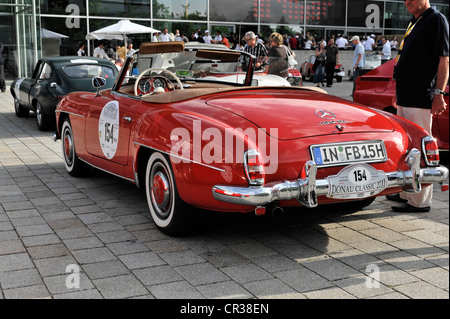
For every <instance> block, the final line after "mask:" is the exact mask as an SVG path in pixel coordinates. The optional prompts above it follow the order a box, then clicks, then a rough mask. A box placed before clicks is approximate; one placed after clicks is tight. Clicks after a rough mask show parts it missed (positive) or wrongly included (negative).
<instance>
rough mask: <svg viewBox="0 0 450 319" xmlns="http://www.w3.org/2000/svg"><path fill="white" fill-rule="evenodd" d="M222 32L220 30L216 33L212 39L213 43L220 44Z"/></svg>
mask: <svg viewBox="0 0 450 319" xmlns="http://www.w3.org/2000/svg"><path fill="white" fill-rule="evenodd" d="M222 40H223V39H222V32H221V31H220V30H217V31H216V37H215V38H214V41H213V43H221V42H222Z"/></svg>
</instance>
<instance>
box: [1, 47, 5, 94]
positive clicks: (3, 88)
mask: <svg viewBox="0 0 450 319" xmlns="http://www.w3.org/2000/svg"><path fill="white" fill-rule="evenodd" d="M3 48H4V46H3V43H1V42H0V89H1V90H2V93H3V92H5V91H6V82H5V62H4V61H3Z"/></svg>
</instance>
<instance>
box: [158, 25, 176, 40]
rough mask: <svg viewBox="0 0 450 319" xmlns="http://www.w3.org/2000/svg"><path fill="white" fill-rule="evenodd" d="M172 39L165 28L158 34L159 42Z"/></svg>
mask: <svg viewBox="0 0 450 319" xmlns="http://www.w3.org/2000/svg"><path fill="white" fill-rule="evenodd" d="M171 41H174V39H173V37H172V36H171V35H170V34H169V31H168V30H167V28H164V29H163V32H162V33H161V34H160V35H159V42H171Z"/></svg>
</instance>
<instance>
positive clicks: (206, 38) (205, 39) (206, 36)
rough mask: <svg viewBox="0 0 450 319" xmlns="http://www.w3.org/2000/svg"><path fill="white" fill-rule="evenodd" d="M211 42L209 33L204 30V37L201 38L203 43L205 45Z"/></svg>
mask: <svg viewBox="0 0 450 319" xmlns="http://www.w3.org/2000/svg"><path fill="white" fill-rule="evenodd" d="M212 41H213V39H212V37H211V36H210V35H209V31H208V30H205V35H204V37H203V42H204V43H206V44H211V43H212Z"/></svg>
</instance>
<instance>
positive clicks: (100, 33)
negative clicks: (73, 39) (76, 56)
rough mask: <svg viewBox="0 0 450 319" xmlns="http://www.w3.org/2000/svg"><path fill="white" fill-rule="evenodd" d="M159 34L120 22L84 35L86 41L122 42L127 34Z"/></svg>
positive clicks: (137, 25)
mask: <svg viewBox="0 0 450 319" xmlns="http://www.w3.org/2000/svg"><path fill="white" fill-rule="evenodd" d="M156 32H161V31H159V30H156V29H153V28H150V27H146V26H143V25H140V24H137V23H133V22H131V21H130V20H120V21H119V22H117V23H115V24H113V25H110V26H108V27H105V28H102V29H99V30H97V31H94V32H91V33H89V34H87V35H86V40H103V39H105V40H113V39H116V40H124V41H126V35H127V34H137V33H149V34H152V33H156Z"/></svg>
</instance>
